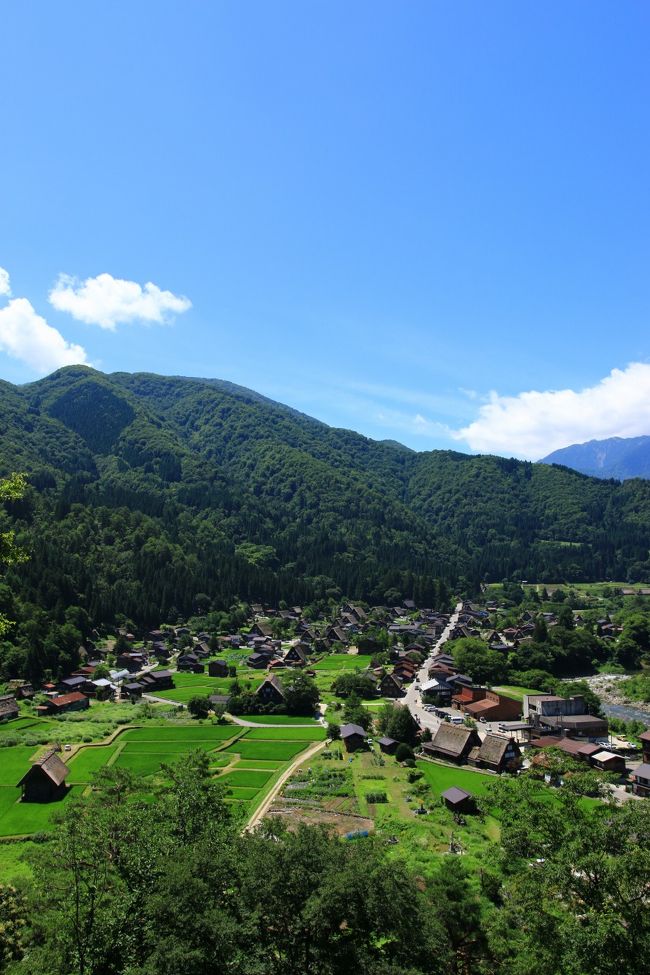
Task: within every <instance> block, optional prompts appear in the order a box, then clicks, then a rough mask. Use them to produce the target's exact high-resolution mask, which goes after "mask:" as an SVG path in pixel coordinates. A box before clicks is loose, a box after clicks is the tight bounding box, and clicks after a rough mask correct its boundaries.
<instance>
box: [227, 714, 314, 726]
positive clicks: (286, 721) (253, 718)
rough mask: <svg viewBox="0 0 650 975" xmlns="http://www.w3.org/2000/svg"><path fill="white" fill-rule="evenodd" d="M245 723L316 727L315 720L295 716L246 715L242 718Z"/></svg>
mask: <svg viewBox="0 0 650 975" xmlns="http://www.w3.org/2000/svg"><path fill="white" fill-rule="evenodd" d="M243 717H244V719H245V720H246V721H250V722H251V723H252V724H279V725H294V724H297V725H310V724H313V725H317V724H318V722H317V720H316V719H315V718H301V717H300V716H299V715H295V714H246V715H244V716H243Z"/></svg>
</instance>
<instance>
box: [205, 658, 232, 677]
mask: <svg viewBox="0 0 650 975" xmlns="http://www.w3.org/2000/svg"><path fill="white" fill-rule="evenodd" d="M208 675H209V676H210V677H227V676H228V664H227V663H226V661H225V660H223V659H221V658H218V659H217V660H211V661H210V663H209V664H208Z"/></svg>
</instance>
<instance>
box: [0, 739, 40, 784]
mask: <svg viewBox="0 0 650 975" xmlns="http://www.w3.org/2000/svg"><path fill="white" fill-rule="evenodd" d="M36 751H37V749H36V748H34V746H33V745H14V746H13V747H11V748H2V749H0V785H11V786H15V785H17V783H18V781H19V779H21V778H22V777H23V775H24V774H25V772H26V771H27V769H28V768H29V759H30V757H31V756H32V755H33V754H34V753H35V752H36Z"/></svg>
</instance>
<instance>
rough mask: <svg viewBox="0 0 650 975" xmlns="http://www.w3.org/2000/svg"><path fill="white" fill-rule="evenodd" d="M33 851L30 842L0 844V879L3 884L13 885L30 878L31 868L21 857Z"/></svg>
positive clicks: (16, 841)
mask: <svg viewBox="0 0 650 975" xmlns="http://www.w3.org/2000/svg"><path fill="white" fill-rule="evenodd" d="M33 849H34V843H32V841H31V840H15V841H12V842H11V843H0V878H2V882H3V883H7V884H15V883H19V882H20V881H22V880H30V879H31V878H32V876H33V873H32V868H31V867H30V865H29V863H27V862H26V861H25V860H24V859H23V857H24V856H25V855H26V854H29V853H30V852H31V851H32V850H33Z"/></svg>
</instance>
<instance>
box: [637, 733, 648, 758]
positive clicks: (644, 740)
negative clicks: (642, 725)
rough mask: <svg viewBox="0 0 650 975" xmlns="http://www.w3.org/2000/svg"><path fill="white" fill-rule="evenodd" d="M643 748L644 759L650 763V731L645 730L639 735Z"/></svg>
mask: <svg viewBox="0 0 650 975" xmlns="http://www.w3.org/2000/svg"><path fill="white" fill-rule="evenodd" d="M639 741H640V742H641V750H642V751H643V761H644V762H648V763H650V731H644V732H643V734H642V735H639Z"/></svg>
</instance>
